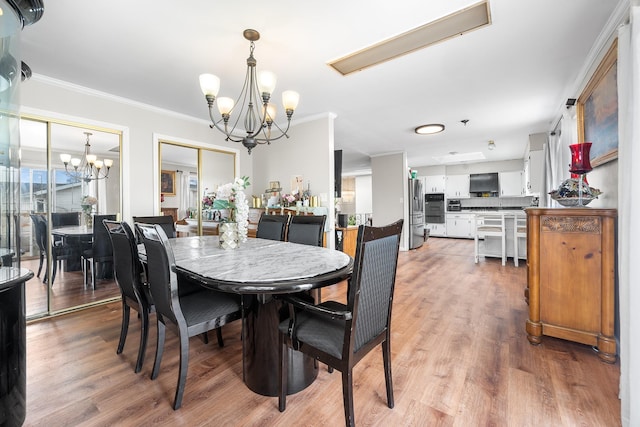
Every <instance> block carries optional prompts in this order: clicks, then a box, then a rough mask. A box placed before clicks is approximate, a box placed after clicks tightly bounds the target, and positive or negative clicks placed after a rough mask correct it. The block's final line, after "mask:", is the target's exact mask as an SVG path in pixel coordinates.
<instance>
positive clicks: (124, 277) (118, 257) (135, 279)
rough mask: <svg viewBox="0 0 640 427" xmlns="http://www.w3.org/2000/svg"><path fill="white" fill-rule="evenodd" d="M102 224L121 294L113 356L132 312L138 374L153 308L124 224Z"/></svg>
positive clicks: (120, 345) (132, 239) (120, 346)
mask: <svg viewBox="0 0 640 427" xmlns="http://www.w3.org/2000/svg"><path fill="white" fill-rule="evenodd" d="M103 223H104V226H105V227H106V230H107V232H108V233H109V238H110V240H111V247H112V250H113V267H114V273H115V279H116V283H117V284H118V288H119V289H120V293H121V294H122V327H121V328H120V341H119V342H118V349H117V350H116V353H117V354H121V353H122V350H123V349H124V344H125V341H126V339H127V333H128V331H129V316H130V312H131V308H133V309H134V310H136V311H137V312H138V313H139V315H140V321H141V325H140V345H139V347H138V359H137V361H136V366H135V369H134V371H135V372H136V373H138V372H140V370H141V369H142V364H143V363H144V355H145V352H146V349H147V338H148V336H149V313H150V312H151V311H152V310H153V304H152V302H151V299H150V298H149V295H148V293H147V290H146V289H145V284H144V282H145V278H144V270H143V268H142V263H141V262H140V258H139V257H138V245H137V243H136V237H135V235H134V233H133V231H132V230H131V227H129V224H127V223H126V222H116V221H110V220H104V221H103Z"/></svg>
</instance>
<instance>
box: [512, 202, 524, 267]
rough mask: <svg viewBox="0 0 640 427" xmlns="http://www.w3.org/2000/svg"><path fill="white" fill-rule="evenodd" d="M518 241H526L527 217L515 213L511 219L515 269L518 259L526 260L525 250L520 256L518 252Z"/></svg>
mask: <svg viewBox="0 0 640 427" xmlns="http://www.w3.org/2000/svg"><path fill="white" fill-rule="evenodd" d="M520 239H524V240H525V242H526V241H527V215H526V214H524V213H517V214H515V215H514V218H513V264H514V265H515V266H516V267H517V266H518V259H519V258H520V257H522V258H523V259H527V253H526V249H525V253H524V254H520V251H519V250H518V246H519V243H520ZM525 248H526V245H525Z"/></svg>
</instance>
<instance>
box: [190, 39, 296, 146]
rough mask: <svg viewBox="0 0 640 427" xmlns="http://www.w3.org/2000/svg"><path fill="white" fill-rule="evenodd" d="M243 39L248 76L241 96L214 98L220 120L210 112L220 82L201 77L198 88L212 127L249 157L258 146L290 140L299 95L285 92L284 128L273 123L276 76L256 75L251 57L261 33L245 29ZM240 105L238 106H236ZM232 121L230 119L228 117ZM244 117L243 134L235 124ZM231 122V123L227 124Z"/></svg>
mask: <svg viewBox="0 0 640 427" xmlns="http://www.w3.org/2000/svg"><path fill="white" fill-rule="evenodd" d="M243 36H244V38H245V39H247V40H249V41H250V42H251V43H250V45H249V58H247V74H246V76H245V79H244V84H243V86H242V90H241V91H240V95H238V98H237V99H236V101H235V102H234V100H233V99H231V98H226V97H219V98H217V101H218V102H217V104H218V111H219V112H220V116H221V117H220V118H219V119H216V118H215V117H214V116H215V115H214V111H213V103H214V102H215V101H216V97H217V96H218V91H219V90H220V79H219V78H218V77H217V76H214V75H213V74H202V75H200V88H201V89H202V92H203V93H204V96H205V98H206V100H207V104H208V105H209V117H210V118H211V121H212V124H211V125H210V127H211V128H214V127H215V128H216V129H218V130H219V131H221V132H222V133H224V134H225V135H226V138H225V140H226V141H229V140H231V141H233V142H242V145H244V146H245V147H246V148H247V150H248V151H249V154H251V150H252V149H253V148H255V147H256V146H257V145H258V144H270V143H271V141H275V140H278V139H280V138H282V137H283V136H286V137H287V138H289V135H287V131H288V130H289V125H290V124H291V116H292V115H293V111H294V110H295V109H296V107H297V106H298V101H299V99H300V95H299V94H298V92H294V91H292V90H286V91H284V92H282V104H283V106H284V109H285V113H286V115H287V127H286V129H284V130H283V129H282V128H281V127H280V126H278V124H276V123H275V122H274V119H275V117H276V108H275V106H274V105H273V104H272V103H270V102H269V100H270V99H271V94H272V93H273V90H274V88H275V85H276V76H275V74H273V73H272V72H270V71H261V72H259V73H257V72H256V59H255V58H254V57H253V50H254V48H255V43H254V42H255V41H256V40H259V39H260V33H259V32H257V31H256V30H244V32H243ZM239 103H241V104H240V106H239ZM232 115H233V116H234V120H231V116H232ZM243 117H244V132H245V133H246V134H242V130H238V129H237V127H238V124H239V123H240V120H241V118H243ZM230 121H231V123H229V122H230ZM273 127H275V128H276V129H277V135H272V133H271V131H272V128H273Z"/></svg>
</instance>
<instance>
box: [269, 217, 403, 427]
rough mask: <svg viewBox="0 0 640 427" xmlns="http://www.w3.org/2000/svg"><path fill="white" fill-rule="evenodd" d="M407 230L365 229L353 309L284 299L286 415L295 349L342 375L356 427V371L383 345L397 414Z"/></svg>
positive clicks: (350, 421) (281, 403)
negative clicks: (401, 256) (401, 270)
mask: <svg viewBox="0 0 640 427" xmlns="http://www.w3.org/2000/svg"><path fill="white" fill-rule="evenodd" d="M402 224H403V220H399V221H396V222H394V223H393V224H390V225H387V226H383V227H370V226H366V225H361V226H359V228H358V239H357V246H356V256H355V260H354V266H353V274H352V276H351V279H350V281H349V290H348V294H347V304H342V303H339V302H336V301H326V302H323V303H321V304H319V305H314V304H311V303H309V302H307V301H306V300H304V299H302V298H299V297H295V296H284V297H282V299H283V300H284V301H286V302H288V303H289V308H290V309H289V314H290V317H289V318H288V319H286V320H284V321H282V322H281V323H280V325H279V327H278V330H279V332H280V333H279V347H278V354H279V358H280V369H279V370H280V372H279V374H280V375H279V381H278V382H279V384H278V385H279V387H278V388H279V393H278V409H279V410H280V412H282V411H284V410H285V409H286V396H287V370H288V357H286V356H287V351H286V350H287V349H288V348H289V347H291V348H293V349H294V350H297V351H300V352H302V353H305V354H307V355H309V356H311V357H313V358H315V359H316V360H319V361H320V362H322V363H325V364H327V365H329V366H330V367H332V368H334V369H337V370H339V371H340V372H342V393H343V404H344V414H345V421H346V424H347V425H348V426H353V425H355V420H354V409H353V367H354V366H355V365H356V364H357V363H358V362H359V361H360V360H362V358H363V357H364V356H365V355H367V354H368V353H369V352H370V351H371V350H373V349H374V348H376V347H377V346H378V345H379V344H381V345H382V358H383V364H384V374H385V383H386V389H387V406H388V407H389V408H393V405H394V401H393V385H392V380H391V344H390V339H391V308H392V302H393V291H394V286H395V280H396V269H397V264H398V249H399V245H400V234H401V233H402Z"/></svg>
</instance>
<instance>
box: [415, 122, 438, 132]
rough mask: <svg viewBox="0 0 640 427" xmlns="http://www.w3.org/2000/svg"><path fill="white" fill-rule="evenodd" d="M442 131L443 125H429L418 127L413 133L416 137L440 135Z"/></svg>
mask: <svg viewBox="0 0 640 427" xmlns="http://www.w3.org/2000/svg"><path fill="white" fill-rule="evenodd" d="M443 130H444V125H441V124H439V123H432V124H429V125H422V126H418V127H417V128H416V129H415V132H416V133H417V134H418V135H430V134H432V133H440V132H442V131H443Z"/></svg>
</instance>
